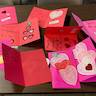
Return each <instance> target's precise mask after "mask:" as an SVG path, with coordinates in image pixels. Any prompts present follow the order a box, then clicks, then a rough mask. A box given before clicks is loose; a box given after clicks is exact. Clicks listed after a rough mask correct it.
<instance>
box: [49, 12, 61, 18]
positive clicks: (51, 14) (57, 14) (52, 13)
mask: <svg viewBox="0 0 96 96" xmlns="http://www.w3.org/2000/svg"><path fill="white" fill-rule="evenodd" d="M61 15H63V11H61V10H60V11H52V12H51V13H50V14H49V16H50V18H51V19H55V18H58V17H60V16H61Z"/></svg>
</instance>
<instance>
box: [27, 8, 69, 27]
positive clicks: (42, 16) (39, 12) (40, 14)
mask: <svg viewBox="0 0 96 96" xmlns="http://www.w3.org/2000/svg"><path fill="white" fill-rule="evenodd" d="M67 10H68V8H61V9H56V10H47V9H43V8H38V7H34V8H33V9H32V11H31V13H30V15H29V17H28V20H30V19H31V18H34V17H37V18H38V20H39V25H40V27H42V28H46V27H62V26H63V25H64V21H65V17H66V14H67ZM53 11H55V13H54V15H55V16H56V15H57V14H58V13H59V12H60V13H59V14H62V15H59V16H57V17H56V18H50V13H51V12H53ZM61 11H62V12H63V13H62V12H61ZM52 14H53V13H52ZM55 20H57V22H58V21H59V22H58V23H55V24H49V22H51V21H55Z"/></svg>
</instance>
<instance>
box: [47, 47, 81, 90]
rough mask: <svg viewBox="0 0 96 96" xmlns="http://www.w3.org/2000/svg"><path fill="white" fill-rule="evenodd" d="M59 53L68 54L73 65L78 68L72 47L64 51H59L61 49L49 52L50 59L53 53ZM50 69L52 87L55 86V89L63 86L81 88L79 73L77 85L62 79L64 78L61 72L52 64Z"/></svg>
mask: <svg viewBox="0 0 96 96" xmlns="http://www.w3.org/2000/svg"><path fill="white" fill-rule="evenodd" d="M69 49H70V48H69ZM58 53H59V54H63V53H64V54H66V55H67V56H68V58H69V59H70V61H71V65H73V66H74V67H75V68H76V62H75V60H74V59H73V56H72V55H73V54H72V51H71V49H70V50H67V51H62V52H59V51H58V52H49V53H48V57H49V60H51V59H52V57H53V55H55V54H58ZM63 59H64V58H63ZM60 60H61V59H60ZM50 71H51V75H52V88H55V89H63V88H75V89H76V88H80V82H79V78H78V74H77V82H76V84H75V85H69V84H67V83H66V82H65V81H64V80H62V78H61V76H60V74H59V71H58V70H57V69H56V68H55V67H54V66H53V65H52V64H51V66H50ZM73 75H74V74H73Z"/></svg>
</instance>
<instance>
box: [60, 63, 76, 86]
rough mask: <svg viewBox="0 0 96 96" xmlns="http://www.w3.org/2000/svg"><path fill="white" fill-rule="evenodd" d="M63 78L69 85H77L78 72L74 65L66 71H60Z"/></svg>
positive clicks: (69, 66)
mask: <svg viewBox="0 0 96 96" xmlns="http://www.w3.org/2000/svg"><path fill="white" fill-rule="evenodd" d="M59 73H60V76H61V78H62V79H63V80H64V82H66V83H67V84H69V85H76V83H77V70H76V68H75V67H74V66H73V65H68V66H67V67H66V68H65V69H61V70H59Z"/></svg>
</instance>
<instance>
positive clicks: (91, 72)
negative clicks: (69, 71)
mask: <svg viewBox="0 0 96 96" xmlns="http://www.w3.org/2000/svg"><path fill="white" fill-rule="evenodd" d="M73 54H74V58H75V60H76V64H77V70H78V73H79V80H80V82H92V81H95V82H96V78H95V77H96V48H95V47H94V45H93V43H92V41H91V39H90V38H87V39H85V40H84V41H82V42H80V43H79V44H77V45H76V46H75V47H74V48H73ZM92 77H94V79H93V78H92Z"/></svg>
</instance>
